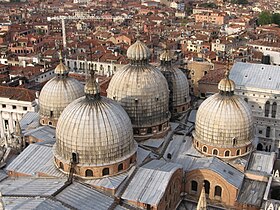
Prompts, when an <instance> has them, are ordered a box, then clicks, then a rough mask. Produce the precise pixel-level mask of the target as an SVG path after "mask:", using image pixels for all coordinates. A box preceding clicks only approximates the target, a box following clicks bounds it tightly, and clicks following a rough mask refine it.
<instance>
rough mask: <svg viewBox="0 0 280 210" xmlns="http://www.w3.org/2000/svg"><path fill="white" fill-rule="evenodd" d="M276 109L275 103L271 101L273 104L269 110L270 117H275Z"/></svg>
mask: <svg viewBox="0 0 280 210" xmlns="http://www.w3.org/2000/svg"><path fill="white" fill-rule="evenodd" d="M276 111H277V103H276V102H273V104H272V112H271V117H272V118H275V117H276Z"/></svg>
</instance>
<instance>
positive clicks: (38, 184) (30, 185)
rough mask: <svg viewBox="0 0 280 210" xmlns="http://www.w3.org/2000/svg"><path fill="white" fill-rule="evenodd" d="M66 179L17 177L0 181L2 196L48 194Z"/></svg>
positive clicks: (54, 190) (60, 185) (59, 186)
mask: <svg viewBox="0 0 280 210" xmlns="http://www.w3.org/2000/svg"><path fill="white" fill-rule="evenodd" d="M65 181H66V179H51V178H48V179H43V178H39V179H38V178H18V179H6V180H4V181H2V182H0V191H1V192H2V194H3V195H4V196H9V195H10V196H11V195H13V196H24V195H28V196H50V195H52V194H53V193H54V192H56V191H57V190H58V189H59V188H61V187H62V186H63V185H64V183H65Z"/></svg>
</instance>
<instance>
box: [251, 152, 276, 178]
mask: <svg viewBox="0 0 280 210" xmlns="http://www.w3.org/2000/svg"><path fill="white" fill-rule="evenodd" d="M274 160H275V153H274V152H272V153H270V152H263V151H255V152H253V153H252V155H251V157H250V161H249V166H248V170H249V171H254V172H258V173H265V174H267V175H269V174H271V173H272V170H273V165H274Z"/></svg>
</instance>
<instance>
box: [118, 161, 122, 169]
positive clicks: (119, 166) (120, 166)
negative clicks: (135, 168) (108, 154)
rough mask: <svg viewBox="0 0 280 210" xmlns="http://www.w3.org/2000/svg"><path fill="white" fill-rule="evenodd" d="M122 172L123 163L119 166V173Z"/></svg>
mask: <svg viewBox="0 0 280 210" xmlns="http://www.w3.org/2000/svg"><path fill="white" fill-rule="evenodd" d="M122 170H123V164H122V163H121V164H119V165H118V171H122Z"/></svg>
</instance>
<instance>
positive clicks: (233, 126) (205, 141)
mask: <svg viewBox="0 0 280 210" xmlns="http://www.w3.org/2000/svg"><path fill="white" fill-rule="evenodd" d="M225 81H226V82H225ZM220 85H221V89H220V93H216V94H214V95H213V96H211V97H209V98H208V99H206V100H205V101H204V102H203V103H202V104H201V105H200V107H199V109H198V111H197V114H196V123H195V134H194V143H195V144H196V145H195V147H196V148H197V149H199V150H200V151H202V152H203V153H205V154H209V155H216V156H220V157H224V158H225V157H229V158H230V157H236V156H240V155H245V154H247V153H248V152H249V150H250V149H251V144H252V140H253V117H252V113H251V110H250V108H249V107H248V105H247V103H246V102H245V101H244V100H243V99H241V98H240V97H239V96H236V95H234V94H233V89H232V87H234V82H233V81H231V80H229V79H228V76H226V78H225V79H223V80H222V81H221V82H220ZM231 85H233V86H231ZM219 88H220V87H219Z"/></svg>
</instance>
